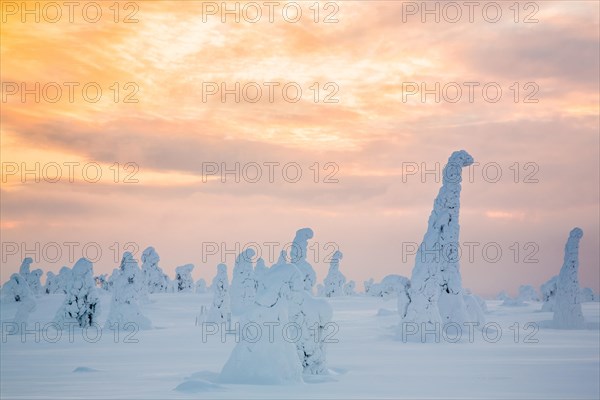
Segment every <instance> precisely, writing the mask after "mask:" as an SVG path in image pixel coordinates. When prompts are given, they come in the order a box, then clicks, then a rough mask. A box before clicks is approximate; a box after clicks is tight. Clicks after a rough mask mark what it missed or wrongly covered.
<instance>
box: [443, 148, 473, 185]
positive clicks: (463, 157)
mask: <svg viewBox="0 0 600 400" xmlns="http://www.w3.org/2000/svg"><path fill="white" fill-rule="evenodd" d="M471 164H473V157H471V155H470V154H469V153H467V152H466V151H465V150H458V151H455V152H454V153H452V155H450V158H448V164H446V166H445V167H444V174H443V177H444V183H460V182H461V180H462V169H463V168H464V167H468V166H469V165H471Z"/></svg>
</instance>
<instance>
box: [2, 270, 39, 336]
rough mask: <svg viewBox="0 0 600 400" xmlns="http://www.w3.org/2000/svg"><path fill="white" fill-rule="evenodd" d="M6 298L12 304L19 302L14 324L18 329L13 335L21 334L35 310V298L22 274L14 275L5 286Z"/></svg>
mask: <svg viewBox="0 0 600 400" xmlns="http://www.w3.org/2000/svg"><path fill="white" fill-rule="evenodd" d="M4 291H6V292H5V293H4V296H5V297H4V298H5V299H6V300H7V301H10V302H13V301H14V302H17V304H18V306H17V312H16V313H15V316H14V318H13V322H14V323H15V324H16V325H17V328H16V329H15V330H14V331H13V332H12V333H13V334H17V333H20V332H21V330H22V329H24V328H25V327H26V326H27V319H28V318H29V314H30V313H31V312H32V311H34V310H35V306H36V304H35V297H34V295H33V293H31V290H30V288H29V284H28V283H27V280H25V278H23V277H22V276H21V275H20V274H12V275H11V277H10V279H9V280H8V282H6V283H5V284H4V288H3V292H4Z"/></svg>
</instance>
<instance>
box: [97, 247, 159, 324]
mask: <svg viewBox="0 0 600 400" xmlns="http://www.w3.org/2000/svg"><path fill="white" fill-rule="evenodd" d="M111 281H112V283H113V285H112V300H111V303H110V312H109V313H108V318H107V320H106V324H105V329H113V330H115V329H126V330H127V329H132V327H131V324H133V325H135V326H136V327H137V328H138V329H150V328H151V327H152V323H151V322H150V320H149V319H148V318H146V317H145V316H144V315H143V314H142V312H141V311H140V307H139V300H140V294H141V292H142V286H143V285H144V282H143V277H142V274H141V270H140V268H139V267H138V264H137V261H136V260H135V259H134V258H133V256H132V255H131V253H130V252H125V253H124V254H123V259H122V260H121V265H120V266H119V268H118V270H117V271H116V272H115V271H113V274H112V275H111Z"/></svg>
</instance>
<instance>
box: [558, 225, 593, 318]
mask: <svg viewBox="0 0 600 400" xmlns="http://www.w3.org/2000/svg"><path fill="white" fill-rule="evenodd" d="M582 237H583V231H582V230H581V229H580V228H574V229H573V230H572V231H571V232H570V233H569V239H568V240H567V244H566V245H565V258H564V262H563V266H562V268H561V270H560V274H558V282H557V283H556V300H555V302H554V318H553V326H554V327H555V328H557V329H582V328H584V327H585V320H584V318H583V313H582V311H581V303H580V301H579V278H578V276H577V274H578V271H579V241H580V240H581V238H582Z"/></svg>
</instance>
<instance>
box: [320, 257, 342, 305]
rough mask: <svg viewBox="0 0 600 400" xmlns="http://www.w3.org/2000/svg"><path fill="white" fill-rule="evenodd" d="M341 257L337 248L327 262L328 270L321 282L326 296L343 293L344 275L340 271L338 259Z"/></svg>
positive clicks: (335, 295)
mask: <svg viewBox="0 0 600 400" xmlns="http://www.w3.org/2000/svg"><path fill="white" fill-rule="evenodd" d="M343 257H344V255H343V254H342V252H341V251H339V250H338V251H336V252H335V253H334V254H333V257H332V259H331V263H330V264H329V271H328V273H327V276H326V277H325V281H324V282H323V283H324V286H325V296H326V297H337V296H343V295H344V294H345V293H344V284H345V283H346V277H345V276H344V274H342V273H341V272H340V260H341V259H342V258H343Z"/></svg>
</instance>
